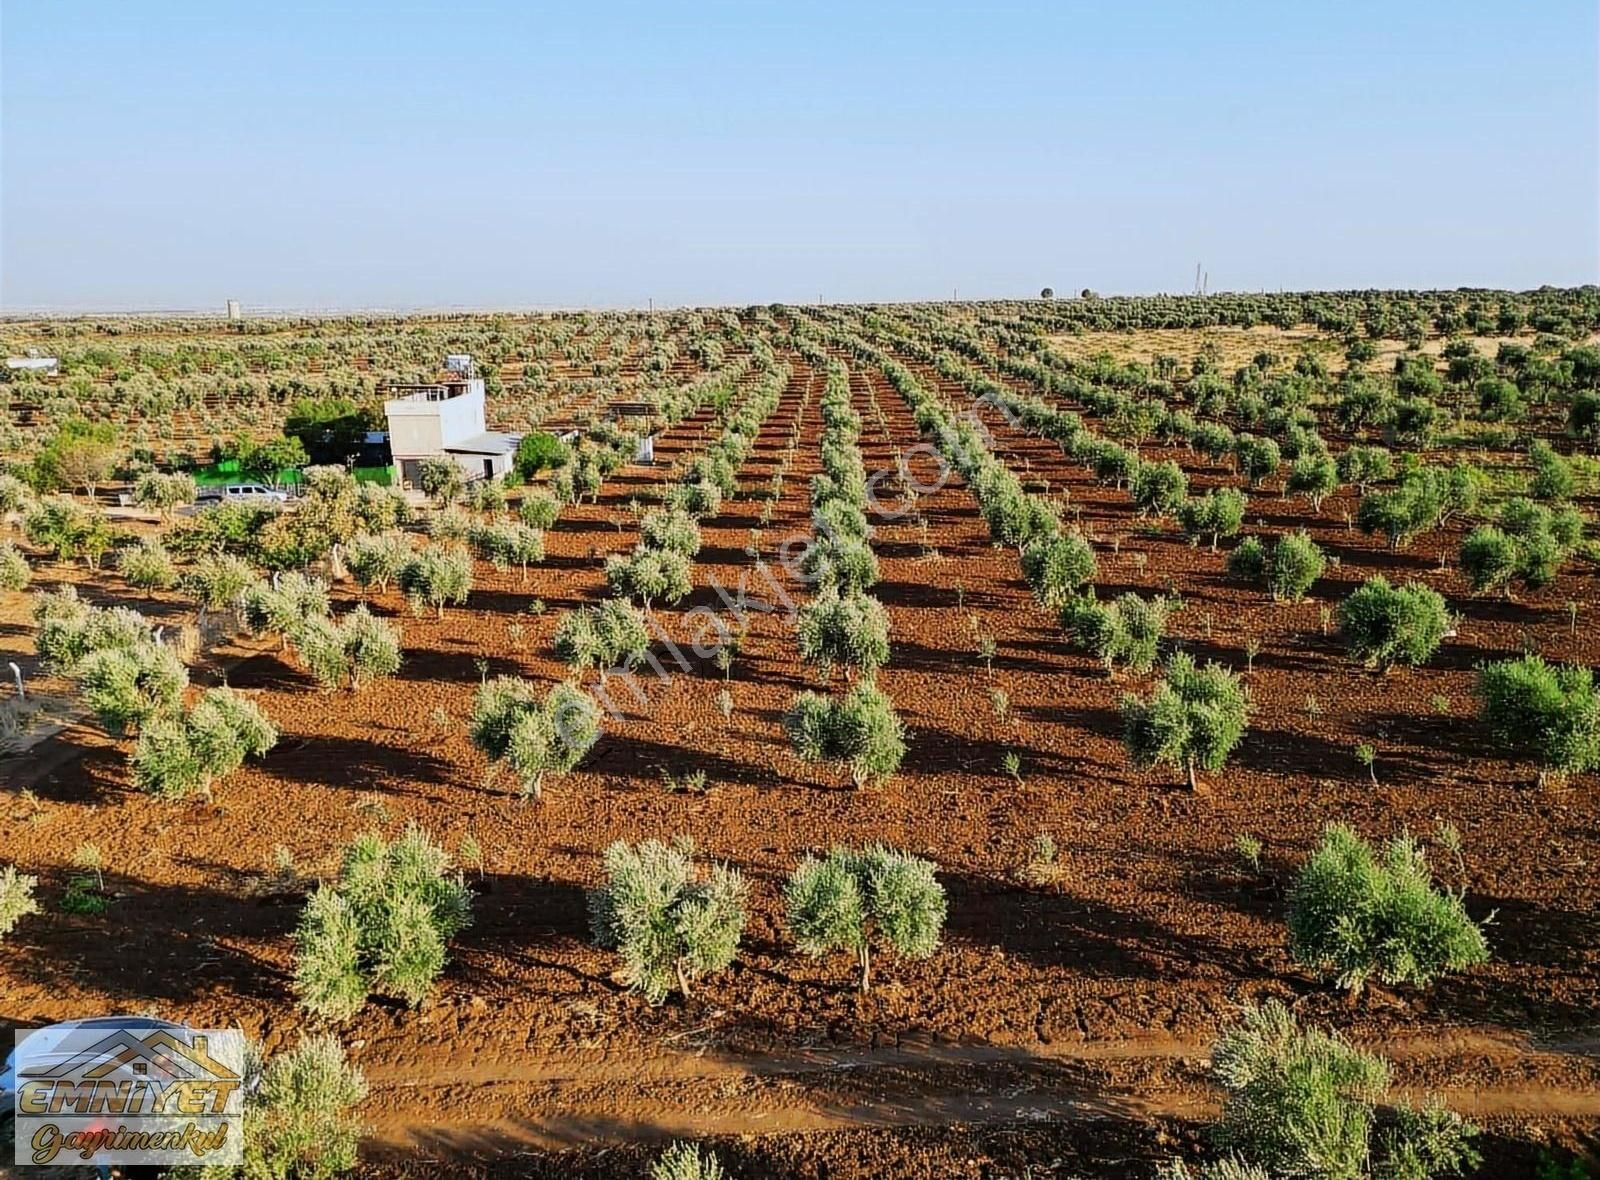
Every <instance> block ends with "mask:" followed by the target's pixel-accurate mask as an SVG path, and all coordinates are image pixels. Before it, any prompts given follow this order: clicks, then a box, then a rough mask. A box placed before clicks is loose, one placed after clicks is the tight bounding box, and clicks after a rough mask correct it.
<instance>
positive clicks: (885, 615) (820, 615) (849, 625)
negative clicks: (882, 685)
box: [795, 586, 889, 678]
mask: <svg viewBox="0 0 1600 1180" xmlns="http://www.w3.org/2000/svg"><path fill="white" fill-rule="evenodd" d="M795 632H796V635H797V637H798V639H799V646H800V658H801V659H802V660H805V661H806V662H807V663H809V664H815V665H817V667H818V668H819V669H820V670H821V672H822V675H823V677H824V678H831V677H832V675H833V669H834V667H835V666H836V665H837V666H840V667H843V668H844V669H845V671H846V673H847V675H850V676H852V677H853V676H854V674H855V673H856V672H867V673H871V672H873V671H875V670H876V669H877V668H879V667H880V666H882V665H883V664H886V663H888V662H889V612H888V611H886V610H884V609H883V604H882V603H881V602H879V601H878V600H877V599H876V598H873V597H872V596H871V595H868V594H861V593H853V594H844V595H841V594H840V593H839V592H838V591H837V590H836V589H834V588H833V587H831V586H829V587H827V588H825V589H824V590H823V591H822V593H821V594H818V595H817V596H816V597H815V598H814V599H812V600H811V601H810V602H808V603H806V604H805V605H804V606H802V607H801V608H800V612H799V616H798V618H797V619H796V621H795Z"/></svg>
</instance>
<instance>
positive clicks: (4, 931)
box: [0, 865, 39, 939]
mask: <svg viewBox="0 0 1600 1180" xmlns="http://www.w3.org/2000/svg"><path fill="white" fill-rule="evenodd" d="M38 884H39V879H38V878H37V877H26V876H23V874H21V873H19V872H17V868H16V866H15V865H7V866H6V867H5V868H4V869H0V939H3V938H5V937H6V935H8V934H10V933H11V932H12V931H13V930H15V929H16V928H17V923H18V922H20V921H22V919H24V918H26V917H27V916H28V915H29V914H37V913H38V912H39V903H38V902H37V901H35V900H34V898H33V891H34V889H35V888H37V887H38Z"/></svg>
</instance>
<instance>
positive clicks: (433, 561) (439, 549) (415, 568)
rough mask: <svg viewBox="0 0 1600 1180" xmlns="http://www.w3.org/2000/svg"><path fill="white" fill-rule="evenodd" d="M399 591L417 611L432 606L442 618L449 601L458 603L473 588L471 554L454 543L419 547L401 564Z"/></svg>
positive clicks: (413, 609)
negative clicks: (451, 544)
mask: <svg viewBox="0 0 1600 1180" xmlns="http://www.w3.org/2000/svg"><path fill="white" fill-rule="evenodd" d="M400 592H401V593H402V594H404V595H405V596H406V601H407V602H409V603H410V604H411V609H412V611H413V612H414V613H416V614H421V613H422V609H423V607H426V606H431V607H433V608H434V610H435V611H436V612H437V614H438V617H439V618H441V619H442V618H444V608H445V605H446V604H447V603H452V602H453V603H455V604H456V605H458V606H459V605H460V604H462V603H464V602H466V601H467V595H468V594H470V593H471V592H472V558H471V557H469V556H468V555H467V553H466V552H465V551H463V550H461V549H457V548H455V547H453V546H438V545H430V546H428V547H427V548H426V549H419V550H418V551H417V552H415V553H413V554H412V555H411V556H410V557H409V558H407V559H406V563H405V565H403V566H401V567H400Z"/></svg>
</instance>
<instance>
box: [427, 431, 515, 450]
mask: <svg viewBox="0 0 1600 1180" xmlns="http://www.w3.org/2000/svg"><path fill="white" fill-rule="evenodd" d="M521 441H522V436H521V435H520V434H506V433H504V432H502V431H499V430H486V431H484V432H483V433H482V434H474V435H471V436H470V437H468V438H463V439H460V440H459V441H457V442H453V443H447V444H446V445H445V448H444V449H445V450H447V451H449V452H451V453H452V454H458V453H459V454H466V455H509V454H510V453H511V452H512V451H514V450H516V449H517V444H518V443H519V442H521Z"/></svg>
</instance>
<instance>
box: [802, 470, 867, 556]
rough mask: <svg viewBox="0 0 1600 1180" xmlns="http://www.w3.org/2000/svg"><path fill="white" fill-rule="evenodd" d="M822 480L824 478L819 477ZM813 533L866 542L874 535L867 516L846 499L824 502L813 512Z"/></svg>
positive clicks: (820, 535)
mask: <svg viewBox="0 0 1600 1180" xmlns="http://www.w3.org/2000/svg"><path fill="white" fill-rule="evenodd" d="M817 478H818V479H822V478H823V477H822V476H818V477H817ZM811 531H812V532H814V533H815V534H816V535H817V536H819V537H848V538H849V539H851V540H853V541H865V540H866V539H867V538H868V537H870V536H871V535H872V526H871V525H869V524H868V523H867V514H866V513H865V512H863V511H862V510H861V508H860V507H859V506H858V505H856V504H852V503H851V502H849V501H848V500H844V499H830V500H823V501H820V502H817V503H816V506H815V507H814V508H812V510H811Z"/></svg>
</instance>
